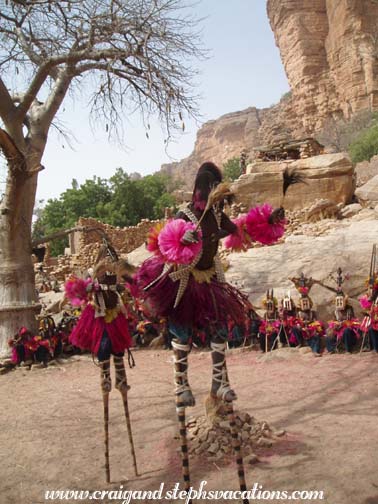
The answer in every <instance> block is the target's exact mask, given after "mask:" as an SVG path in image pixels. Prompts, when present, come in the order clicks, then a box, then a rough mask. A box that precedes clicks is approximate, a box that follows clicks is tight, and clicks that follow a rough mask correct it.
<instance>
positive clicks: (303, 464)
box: [0, 350, 378, 504]
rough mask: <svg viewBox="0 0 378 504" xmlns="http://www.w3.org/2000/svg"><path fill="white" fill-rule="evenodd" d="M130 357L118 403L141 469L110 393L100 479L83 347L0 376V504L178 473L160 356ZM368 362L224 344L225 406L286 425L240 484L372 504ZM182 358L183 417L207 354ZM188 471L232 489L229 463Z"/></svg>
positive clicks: (372, 410)
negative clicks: (230, 394) (57, 361)
mask: <svg viewBox="0 0 378 504" xmlns="http://www.w3.org/2000/svg"><path fill="white" fill-rule="evenodd" d="M135 359H136V362H137V367H136V368H134V369H133V370H130V371H128V377H129V382H130V384H131V386H132V389H131V391H130V395H129V406H130V411H131V415H132V424H133V430H134V438H135V444H136V451H137V458H138V466H139V469H140V473H141V475H140V476H139V477H138V478H136V477H135V476H133V468H132V463H131V460H130V455H129V453H130V452H129V445H128V439H127V434H126V425H125V422H124V415H123V408H122V403H121V397H120V394H119V392H118V391H113V392H112V393H111V401H110V415H111V417H110V419H111V423H110V436H111V438H110V439H111V446H110V456H111V480H112V483H111V484H109V485H107V484H106V483H105V475H104V468H103V463H104V455H103V423H102V397H101V393H100V387H99V370H98V368H96V367H95V366H94V364H93V362H92V360H91V358H90V357H89V356H82V357H76V358H74V359H70V360H67V361H64V363H63V364H61V365H59V366H57V367H49V368H47V369H43V370H32V371H26V370H21V369H19V370H16V371H13V372H11V373H8V374H6V375H3V376H1V377H0V399H1V406H2V408H1V416H0V422H1V423H0V427H1V428H0V446H1V471H0V503H1V504H13V503H14V504H21V503H22V504H37V503H45V502H48V501H47V500H45V491H46V490H56V489H80V490H91V491H93V490H102V489H114V490H119V488H120V485H123V489H124V490H125V489H133V490H143V489H151V490H156V489H158V488H159V486H160V484H161V482H164V484H165V489H169V488H171V487H173V486H174V483H175V482H176V481H181V466H180V458H179V453H178V451H177V448H178V444H179V442H178V441H177V440H175V439H174V436H175V433H176V427H177V425H176V416H175V409H174V401H173V394H172V389H173V386H172V375H173V373H172V363H171V353H170V352H169V351H165V350H162V351H159V352H158V351H148V350H141V351H136V352H135ZM377 363H378V356H377V355H376V354H375V355H373V354H370V353H365V354H362V355H361V356H359V355H357V354H355V355H324V356H323V357H322V358H315V357H313V356H312V355H311V354H310V355H308V354H301V353H299V352H298V351H291V352H290V351H284V350H280V351H278V352H274V353H273V354H270V355H267V356H262V355H261V354H258V353H256V352H254V351H252V352H243V353H240V352H234V353H231V354H230V355H229V356H228V366H229V374H230V378H231V381H232V384H233V385H234V388H235V389H236V391H237V392H238V396H239V400H238V401H237V403H236V404H235V408H236V409H240V410H243V411H247V412H248V413H250V414H251V415H253V416H255V417H256V418H257V419H258V420H266V421H267V422H269V424H270V425H272V426H274V427H276V428H283V429H285V430H286V432H287V434H286V435H285V436H284V437H283V438H281V440H280V441H279V442H277V443H276V444H275V445H274V446H273V447H272V448H264V449H260V451H257V453H258V455H259V457H260V460H261V462H260V463H258V464H257V465H253V466H251V465H249V466H248V467H246V478H247V485H248V487H249V488H251V487H252V486H253V484H254V483H258V484H259V485H262V486H263V489H264V490H289V491H292V490H322V491H324V496H325V498H324V500H323V502H326V503H327V504H377V503H378V452H377V438H378V424H377V409H378V395H377V378H376V377H377V374H376V370H377ZM190 364H191V366H190V378H191V382H192V388H193V391H194V394H195V396H196V398H197V405H196V407H195V408H193V409H191V410H188V414H190V415H197V414H202V412H203V403H204V400H205V397H206V394H207V391H208V387H209V382H210V356H209V354H208V353H207V352H202V353H201V352H197V353H193V354H192V355H191V360H190ZM191 478H192V484H193V486H194V487H195V488H196V487H197V488H198V486H199V484H200V482H201V480H206V481H207V482H208V483H207V487H206V488H207V489H235V490H236V489H237V488H238V483H237V476H236V468H235V466H234V464H233V463H231V464H229V465H226V466H222V465H220V464H215V463H213V462H206V463H205V461H203V460H198V459H191ZM56 502H57V501H56ZM62 502H84V501H74V500H65V501H62ZM88 502H90V501H88ZM98 502H99V501H98ZM101 502H113V503H114V502H122V500H117V501H115V500H109V501H108V500H107V499H104V500H102V501H101ZM132 502H137V501H132ZM139 502H144V501H139ZM165 502H184V501H183V500H181V501H180V500H172V501H165ZM194 502H205V501H202V500H201V501H194ZM206 502H215V501H212V500H210V501H206ZM217 502H237V501H228V500H222V501H217ZM251 502H255V501H251ZM269 502H276V500H270V501H269ZM277 502H278V501H277ZM279 502H283V501H282V500H281V501H279ZM297 502H310V501H304V500H303V501H297Z"/></svg>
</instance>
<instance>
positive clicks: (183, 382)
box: [172, 340, 195, 407]
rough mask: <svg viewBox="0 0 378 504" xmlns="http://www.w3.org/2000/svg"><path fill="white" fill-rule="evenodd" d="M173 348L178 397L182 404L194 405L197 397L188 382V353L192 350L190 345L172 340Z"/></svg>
mask: <svg viewBox="0 0 378 504" xmlns="http://www.w3.org/2000/svg"><path fill="white" fill-rule="evenodd" d="M172 348H173V356H174V364H175V368H174V373H175V374H174V379H175V394H176V397H177V398H179V400H180V404H181V406H183V407H187V406H194V405H195V399H194V397H193V394H192V391H191V388H190V386H189V382H188V354H189V352H190V346H189V345H183V344H181V343H179V342H178V341H176V340H172Z"/></svg>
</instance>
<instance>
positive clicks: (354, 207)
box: [340, 203, 362, 219]
mask: <svg viewBox="0 0 378 504" xmlns="http://www.w3.org/2000/svg"><path fill="white" fill-rule="evenodd" d="M361 210H362V206H361V205H360V204H359V203H352V204H351V205H346V206H345V207H344V208H343V209H342V210H341V212H340V216H341V218H343V219H347V218H349V217H353V215H357V214H358V212H360V211H361Z"/></svg>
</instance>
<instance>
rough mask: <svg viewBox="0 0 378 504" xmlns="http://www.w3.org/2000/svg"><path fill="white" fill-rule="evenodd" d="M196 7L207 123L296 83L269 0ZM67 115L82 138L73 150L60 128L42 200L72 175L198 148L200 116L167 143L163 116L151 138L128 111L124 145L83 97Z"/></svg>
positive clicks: (143, 169) (212, 1) (205, 0)
mask: <svg viewBox="0 0 378 504" xmlns="http://www.w3.org/2000/svg"><path fill="white" fill-rule="evenodd" d="M194 10H195V14H196V16H197V17H199V18H205V19H203V21H202V23H201V26H202V29H203V46H204V47H205V48H206V49H208V50H209V55H208V58H207V60H206V61H204V62H199V63H198V68H199V70H200V75H199V78H198V82H199V85H198V89H197V90H196V91H197V93H198V94H199V95H201V99H200V102H199V109H200V113H201V116H202V120H201V123H204V122H206V121H209V120H212V119H217V118H218V117H220V116H221V115H223V114H227V113H230V112H235V111H238V110H243V109H245V108H248V107H251V106H256V107H258V108H263V107H268V106H270V105H272V104H273V103H276V102H278V101H279V99H280V98H281V96H282V95H283V94H284V93H285V92H287V91H288V90H289V85H288V82H287V79H286V75H285V72H284V69H283V65H282V63H281V60H280V56H279V51H278V49H277V47H276V45H275V41H274V35H273V32H272V31H271V29H270V26H269V21H268V18H267V14H266V0H232V1H230V0H200V1H199V2H198V3H197V4H196V5H195V7H194ZM64 109H65V111H64V113H62V114H60V118H61V120H62V121H63V122H64V123H65V125H66V127H67V128H68V129H69V130H70V131H71V132H72V133H73V135H74V137H75V138H76V141H75V142H74V144H73V147H74V150H71V149H70V147H69V146H68V145H67V143H66V142H65V141H64V140H63V139H62V138H59V137H58V135H57V134H55V133H54V132H53V131H52V132H51V133H50V134H49V139H48V144H47V147H46V151H45V154H44V157H43V160H42V164H43V165H44V166H45V170H44V171H42V172H40V174H39V182H38V191H37V200H44V202H46V201H47V200H48V199H49V198H56V197H59V195H60V194H61V193H62V192H63V191H64V190H66V189H68V188H69V187H71V181H72V179H76V180H77V181H78V182H79V184H81V183H83V182H84V181H85V180H87V179H89V178H92V177H93V176H95V175H96V176H98V177H102V178H109V177H111V176H112V175H113V173H114V172H115V169H116V168H117V167H122V168H123V169H124V170H125V171H126V172H128V173H133V172H139V173H141V174H142V175H147V174H150V173H153V172H155V171H158V170H159V169H160V166H161V165H162V164H163V163H169V162H172V161H179V160H180V159H183V158H185V157H187V156H188V155H189V154H190V153H191V152H192V150H193V148H194V142H195V139H196V133H197V131H198V129H199V127H200V124H199V125H198V124H195V123H194V122H187V121H185V126H186V131H185V133H184V134H183V135H180V137H179V138H177V139H176V141H175V142H174V143H171V144H170V146H169V147H168V153H167V152H166V148H165V145H164V142H163V139H164V135H163V133H162V131H161V129H160V126H159V123H158V122H157V121H155V123H154V122H152V123H151V130H150V131H149V137H150V138H149V139H147V138H146V135H145V128H144V127H143V125H142V123H141V121H140V120H139V118H138V117H137V116H133V117H132V118H129V125H128V127H127V129H126V134H125V145H123V146H120V145H117V144H115V143H114V142H113V143H109V141H108V138H107V134H106V132H105V130H104V131H103V132H102V130H101V128H96V130H95V131H93V130H92V128H91V126H90V123H89V109H88V108H87V104H86V103H85V102H84V101H83V100H80V99H76V101H75V102H72V101H71V100H67V101H66V102H65V104H64Z"/></svg>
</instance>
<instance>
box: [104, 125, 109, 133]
mask: <svg viewBox="0 0 378 504" xmlns="http://www.w3.org/2000/svg"><path fill="white" fill-rule="evenodd" d="M105 131H106V133H107V132H108V131H109V124H108V123H106V126H105Z"/></svg>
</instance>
